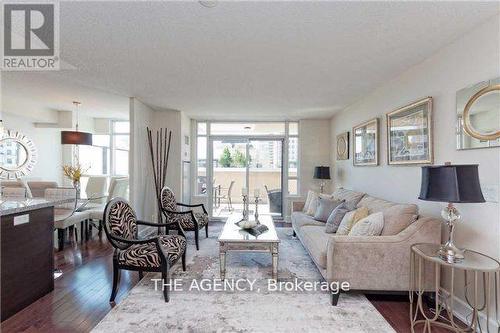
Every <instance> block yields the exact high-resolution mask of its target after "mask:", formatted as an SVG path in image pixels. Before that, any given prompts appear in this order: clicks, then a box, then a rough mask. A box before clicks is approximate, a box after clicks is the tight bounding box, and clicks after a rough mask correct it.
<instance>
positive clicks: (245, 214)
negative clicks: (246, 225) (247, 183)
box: [243, 194, 248, 220]
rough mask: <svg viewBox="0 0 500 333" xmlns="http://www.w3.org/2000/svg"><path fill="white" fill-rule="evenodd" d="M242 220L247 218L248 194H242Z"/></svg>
mask: <svg viewBox="0 0 500 333" xmlns="http://www.w3.org/2000/svg"><path fill="white" fill-rule="evenodd" d="M243 220H248V195H246V194H243Z"/></svg>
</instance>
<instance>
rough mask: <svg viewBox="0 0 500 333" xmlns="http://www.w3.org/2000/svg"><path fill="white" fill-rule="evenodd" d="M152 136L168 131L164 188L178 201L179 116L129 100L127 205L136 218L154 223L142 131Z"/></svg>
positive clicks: (151, 182) (148, 158)
mask: <svg viewBox="0 0 500 333" xmlns="http://www.w3.org/2000/svg"><path fill="white" fill-rule="evenodd" d="M147 127H149V128H150V129H151V130H152V131H153V135H154V136H155V135H156V132H155V131H156V130H157V129H160V128H168V129H169V130H172V142H171V147H170V157H169V163H168V171H167V180H166V185H167V186H169V187H170V188H171V189H172V190H173V191H174V192H175V193H176V196H178V200H180V198H181V188H182V185H181V183H182V159H181V151H182V147H181V143H182V141H181V127H182V126H181V113H180V112H179V111H175V110H162V111H156V110H154V109H152V108H150V107H149V106H147V105H145V104H144V103H142V102H141V101H139V100H138V99H137V98H130V162H129V163H130V165H129V166H130V168H129V170H130V202H131V204H132V205H133V207H134V209H135V210H136V214H137V216H138V217H139V218H141V219H145V220H148V221H156V219H157V216H156V207H157V206H156V196H155V192H154V191H155V190H154V188H155V187H154V180H153V171H152V166H151V156H150V152H149V145H148V141H147V133H146V128H147Z"/></svg>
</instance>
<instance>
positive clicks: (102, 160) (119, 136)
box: [78, 121, 130, 176]
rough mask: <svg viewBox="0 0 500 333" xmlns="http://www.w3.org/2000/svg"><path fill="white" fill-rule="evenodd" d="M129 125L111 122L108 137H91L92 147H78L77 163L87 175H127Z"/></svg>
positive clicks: (121, 122) (122, 122)
mask: <svg viewBox="0 0 500 333" xmlns="http://www.w3.org/2000/svg"><path fill="white" fill-rule="evenodd" d="M129 132H130V124H129V122H128V121H111V134H110V135H98V134H94V135H92V146H83V145H82V146H78V158H79V162H80V164H81V165H82V167H84V168H86V169H87V168H88V170H87V171H86V172H85V173H86V174H88V175H119V176H127V175H128V172H129V170H128V163H129V149H130V147H129V145H130V143H129V140H130V134H129Z"/></svg>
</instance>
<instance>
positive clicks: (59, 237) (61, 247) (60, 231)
mask: <svg viewBox="0 0 500 333" xmlns="http://www.w3.org/2000/svg"><path fill="white" fill-rule="evenodd" d="M57 243H58V250H59V251H62V250H64V229H57Z"/></svg>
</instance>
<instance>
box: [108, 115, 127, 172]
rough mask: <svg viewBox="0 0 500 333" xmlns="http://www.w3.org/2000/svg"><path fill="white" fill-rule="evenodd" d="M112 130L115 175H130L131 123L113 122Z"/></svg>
mask: <svg viewBox="0 0 500 333" xmlns="http://www.w3.org/2000/svg"><path fill="white" fill-rule="evenodd" d="M111 128H112V130H111V138H112V140H111V146H112V150H113V175H120V176H126V175H128V158H129V149H130V134H129V132H130V123H129V122H128V121H113V122H112V127H111Z"/></svg>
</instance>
